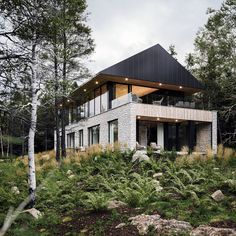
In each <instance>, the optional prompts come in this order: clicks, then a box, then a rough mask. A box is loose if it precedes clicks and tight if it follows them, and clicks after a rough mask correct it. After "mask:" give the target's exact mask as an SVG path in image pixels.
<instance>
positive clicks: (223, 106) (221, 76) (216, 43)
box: [186, 0, 236, 146]
mask: <svg viewBox="0 0 236 236" xmlns="http://www.w3.org/2000/svg"><path fill="white" fill-rule="evenodd" d="M207 13H208V15H209V18H208V21H207V23H206V25H205V26H204V27H203V28H202V29H201V30H200V31H199V32H198V34H197V37H196V39H195V51H194V53H190V54H189V55H188V57H187V60H186V61H187V64H188V68H189V69H190V70H191V71H192V72H193V73H194V74H195V75H196V77H197V78H199V79H200V80H201V81H202V83H203V84H204V85H205V88H206V90H205V92H204V93H203V94H202V95H203V96H202V98H203V100H204V102H203V104H205V108H207V109H211V110H217V111H219V125H218V128H219V134H220V141H221V142H222V143H223V144H226V145H230V146H234V145H235V144H236V40H235V38H236V31H235V29H236V20H235V19H236V2H235V0H226V1H225V2H224V3H223V4H222V6H221V8H220V9H219V10H213V9H208V12H207Z"/></svg>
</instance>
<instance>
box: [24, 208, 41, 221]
mask: <svg viewBox="0 0 236 236" xmlns="http://www.w3.org/2000/svg"><path fill="white" fill-rule="evenodd" d="M23 212H27V213H29V214H30V215H32V216H33V217H34V218H35V219H38V218H39V217H41V216H42V213H41V212H40V211H39V210H37V209H36V208H30V209H27V210H25V211H23Z"/></svg>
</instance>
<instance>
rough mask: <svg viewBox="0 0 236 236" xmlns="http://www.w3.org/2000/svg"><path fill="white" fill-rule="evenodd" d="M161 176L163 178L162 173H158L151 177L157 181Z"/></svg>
mask: <svg viewBox="0 0 236 236" xmlns="http://www.w3.org/2000/svg"><path fill="white" fill-rule="evenodd" d="M161 176H163V173H162V172H158V173H155V174H154V175H153V176H152V177H153V178H154V179H158V178H160V177H161Z"/></svg>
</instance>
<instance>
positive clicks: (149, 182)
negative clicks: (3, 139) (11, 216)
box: [0, 151, 236, 235]
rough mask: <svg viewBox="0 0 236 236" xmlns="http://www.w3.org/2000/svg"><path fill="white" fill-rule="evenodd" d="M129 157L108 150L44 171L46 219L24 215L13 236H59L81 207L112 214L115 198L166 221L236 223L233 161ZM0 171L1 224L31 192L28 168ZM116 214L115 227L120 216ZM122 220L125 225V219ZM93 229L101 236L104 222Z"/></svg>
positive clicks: (7, 166)
mask: <svg viewBox="0 0 236 236" xmlns="http://www.w3.org/2000/svg"><path fill="white" fill-rule="evenodd" d="M187 158H188V157H187ZM189 158H190V157H189ZM131 159H132V152H124V153H122V152H119V151H115V152H111V151H106V152H102V153H100V154H97V155H96V156H94V155H92V156H91V157H88V158H87V159H86V160H85V159H84V160H82V161H81V163H80V164H78V163H74V162H69V163H66V162H65V163H62V164H61V166H60V168H55V167H54V166H51V167H49V168H47V169H45V170H41V171H40V172H38V184H39V185H40V184H41V183H42V182H44V184H43V187H42V188H41V189H40V191H38V193H37V204H36V208H37V209H39V210H40V211H41V212H43V213H44V215H43V217H42V218H41V219H40V220H38V221H32V220H29V221H24V219H25V218H24V217H26V216H23V215H22V217H20V218H19V219H18V221H17V223H16V224H14V225H13V227H12V231H10V232H11V233H12V232H14V234H15V235H21V234H20V232H21V233H22V234H23V233H24V232H25V235H27V233H28V232H39V231H38V230H41V229H46V231H44V232H43V234H45V235H53V234H57V227H55V226H57V225H60V224H62V219H63V218H65V216H68V217H70V218H71V219H73V220H74V217H75V215H76V212H80V211H81V208H82V209H83V210H86V212H87V211H88V212H94V213H93V214H99V212H100V211H108V210H107V203H108V201H109V200H111V199H117V200H120V201H123V202H125V203H127V204H128V206H127V207H132V208H133V207H141V209H143V211H144V213H148V214H151V213H152V212H153V211H157V212H158V213H159V214H161V215H162V216H163V217H164V218H171V219H173V218H175V219H178V220H185V221H189V222H190V223H191V224H193V225H194V226H197V225H199V224H206V223H209V222H211V221H213V220H217V219H219V220H224V219H232V220H233V221H235V222H236V213H235V206H236V204H235V197H234V196H235V192H236V189H235V178H236V175H235V168H236V163H235V162H232V161H231V158H229V159H226V160H224V162H223V161H222V160H221V158H216V159H210V160H204V158H202V159H196V160H195V161H194V162H188V161H180V157H178V158H177V159H176V160H175V161H173V160H170V159H172V158H169V153H167V154H166V153H164V155H162V156H161V157H160V158H159V159H156V158H153V157H152V156H151V157H150V161H149V162H141V163H132V162H131ZM173 159H175V158H173ZM68 170H71V171H72V173H73V174H74V178H73V179H70V178H68V175H67V174H66V173H67V171H68ZM0 172H1V177H0V186H1V187H0V204H1V209H0V222H1V223H2V222H3V220H4V217H5V215H6V213H7V211H8V209H9V207H10V206H13V207H16V206H17V205H18V204H19V203H20V201H21V200H22V199H23V198H24V196H26V195H27V192H28V190H27V183H26V181H25V180H27V174H26V169H25V165H24V164H22V163H21V162H19V161H13V162H6V161H5V162H1V163H0ZM157 172H162V173H163V176H161V177H159V179H158V180H155V179H154V178H153V174H155V173H157ZM16 173H17V175H16ZM49 173H50V174H49ZM12 186H18V188H19V190H20V194H19V195H15V194H13V193H12V192H11V191H10V190H11V187H12ZM160 186H161V187H163V189H162V190H160ZM218 189H221V190H222V191H223V193H224V194H225V195H226V198H225V200H224V201H222V202H219V203H218V202H215V201H214V200H213V199H212V198H211V197H210V196H211V194H212V193H213V192H214V191H216V190H218ZM113 211H115V210H113ZM115 213H116V214H115ZM115 213H114V217H113V218H114V219H113V218H112V219H110V221H111V222H110V223H111V224H112V221H113V220H114V221H115V220H116V219H117V217H120V216H117V212H116V211H115ZM112 214H113V213H112ZM122 217H124V221H126V220H125V217H126V215H125V214H124V215H122ZM23 221H24V223H23ZM26 222H27V223H26ZM20 226H22V231H20V230H19V227H20ZM23 229H24V230H23ZM95 229H96V230H95V231H96V232H98V234H99V232H103V230H104V221H102V220H101V222H100V223H99V222H98V223H97V225H96V227H95ZM14 234H13V233H12V235H14ZM150 234H152V229H150Z"/></svg>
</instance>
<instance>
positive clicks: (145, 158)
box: [132, 150, 150, 162]
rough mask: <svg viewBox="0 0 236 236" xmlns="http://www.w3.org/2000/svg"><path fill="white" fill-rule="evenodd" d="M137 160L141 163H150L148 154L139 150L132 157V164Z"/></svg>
mask: <svg viewBox="0 0 236 236" xmlns="http://www.w3.org/2000/svg"><path fill="white" fill-rule="evenodd" d="M136 160H138V161H139V162H141V161H149V160H150V158H149V157H148V156H147V152H146V151H145V150H137V151H136V152H135V153H134V155H133V157H132V162H135V161H136Z"/></svg>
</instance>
